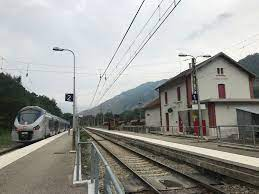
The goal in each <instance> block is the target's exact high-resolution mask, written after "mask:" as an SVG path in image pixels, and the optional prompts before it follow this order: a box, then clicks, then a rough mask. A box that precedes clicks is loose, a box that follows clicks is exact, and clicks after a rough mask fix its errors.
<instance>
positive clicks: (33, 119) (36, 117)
mask: <svg viewBox="0 0 259 194" xmlns="http://www.w3.org/2000/svg"><path fill="white" fill-rule="evenodd" d="M43 120H44V110H43V109H41V108H40V107H37V106H28V107H24V108H23V109H21V110H20V111H19V112H18V114H17V116H16V118H15V121H14V129H13V131H12V140H13V141H15V142H22V143H29V142H33V141H37V140H39V139H42V138H43V137H44V135H45V134H44V131H43V130H42V128H43V126H42V125H43Z"/></svg>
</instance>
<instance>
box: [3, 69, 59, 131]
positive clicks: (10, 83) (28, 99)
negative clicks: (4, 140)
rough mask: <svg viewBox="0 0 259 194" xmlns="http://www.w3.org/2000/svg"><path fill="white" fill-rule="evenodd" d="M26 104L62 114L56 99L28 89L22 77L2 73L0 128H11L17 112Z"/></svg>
mask: <svg viewBox="0 0 259 194" xmlns="http://www.w3.org/2000/svg"><path fill="white" fill-rule="evenodd" d="M25 106H40V107H41V108H43V109H45V110H47V111H48V112H49V113H51V114H53V115H56V116H62V111H61V109H60V108H59V107H58V106H57V103H56V101H55V100H54V99H49V98H48V97H47V96H38V95H37V94H35V93H34V92H29V91H27V90H26V89H25V88H24V87H23V86H22V82H21V77H15V76H11V75H9V74H6V73H0V128H1V127H2V128H9V129H11V128H12V126H13V122H14V119H15V116H16V115H17V112H18V111H19V110H20V109H21V108H23V107H25Z"/></svg>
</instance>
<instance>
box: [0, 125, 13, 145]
mask: <svg viewBox="0 0 259 194" xmlns="http://www.w3.org/2000/svg"><path fill="white" fill-rule="evenodd" d="M11 144H12V140H11V131H10V130H7V129H0V148H4V147H9V146H10V145H11Z"/></svg>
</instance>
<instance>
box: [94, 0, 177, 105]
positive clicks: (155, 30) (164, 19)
mask: <svg viewBox="0 0 259 194" xmlns="http://www.w3.org/2000/svg"><path fill="white" fill-rule="evenodd" d="M180 2H181V0H179V1H173V3H171V4H170V6H169V7H168V8H167V9H166V11H165V12H164V14H163V15H162V17H164V16H165V17H164V18H163V19H162V20H161V18H162V17H161V18H160V19H159V21H161V22H160V23H159V24H158V23H157V24H158V26H157V27H156V28H153V29H154V31H153V32H152V30H153V29H152V30H151V31H150V33H149V34H148V35H147V36H146V37H145V38H144V40H143V44H140V46H139V48H138V49H137V50H136V51H135V53H134V55H133V57H132V58H131V59H130V60H129V62H128V63H126V65H125V66H124V68H123V69H122V70H121V72H120V73H119V74H118V76H117V77H116V78H115V79H114V81H113V82H112V83H111V84H110V86H109V87H108V88H107V89H106V90H105V91H104V93H103V94H102V95H101V97H100V98H99V100H98V103H100V101H101V100H102V98H103V97H104V96H105V95H106V93H107V92H108V91H109V90H110V89H111V87H112V86H113V85H114V84H115V82H116V81H117V80H118V79H119V78H120V76H121V75H122V74H123V72H124V71H125V70H126V69H127V68H128V66H129V65H130V64H131V63H132V61H133V60H134V59H135V58H136V56H137V55H138V54H139V53H140V52H141V50H142V49H143V48H144V47H145V46H146V44H147V43H148V42H149V40H150V39H151V38H152V37H153V36H154V34H155V33H156V32H157V30H158V29H159V28H160V27H161V26H162V24H163V23H164V22H165V21H166V19H167V18H168V17H169V16H170V15H171V13H172V12H173V11H174V10H175V8H176V7H177V6H178V4H179V3H180ZM173 5H174V6H173ZM172 6H173V8H172V9H171V10H170V11H169V9H170V8H171V7H172ZM168 11H169V12H168ZM167 12H168V13H167ZM166 13H167V14H166ZM157 24H156V25H157ZM156 25H155V26H156Z"/></svg>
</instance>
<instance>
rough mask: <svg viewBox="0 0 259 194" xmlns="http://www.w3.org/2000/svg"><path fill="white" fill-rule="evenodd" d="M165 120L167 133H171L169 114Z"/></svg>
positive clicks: (166, 114)
mask: <svg viewBox="0 0 259 194" xmlns="http://www.w3.org/2000/svg"><path fill="white" fill-rule="evenodd" d="M165 119H166V131H169V114H168V113H165Z"/></svg>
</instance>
